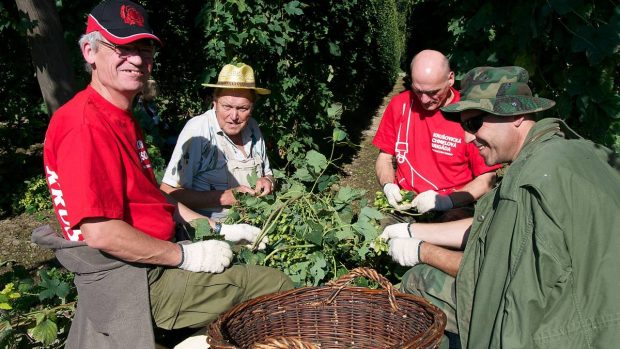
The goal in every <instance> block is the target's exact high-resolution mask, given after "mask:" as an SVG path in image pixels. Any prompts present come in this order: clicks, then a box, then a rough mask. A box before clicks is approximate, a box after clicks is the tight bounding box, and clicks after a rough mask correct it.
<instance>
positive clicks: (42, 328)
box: [28, 318, 58, 345]
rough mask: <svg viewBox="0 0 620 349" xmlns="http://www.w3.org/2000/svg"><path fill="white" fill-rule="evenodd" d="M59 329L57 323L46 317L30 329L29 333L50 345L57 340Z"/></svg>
mask: <svg viewBox="0 0 620 349" xmlns="http://www.w3.org/2000/svg"><path fill="white" fill-rule="evenodd" d="M57 331H58V326H57V325H56V323H55V322H54V321H52V320H51V319H49V318H45V319H43V320H42V321H41V322H38V323H37V325H36V326H35V327H34V328H31V329H28V334H30V335H31V336H32V337H33V338H34V339H35V340H37V341H39V342H41V343H43V344H44V345H50V344H52V343H53V342H54V341H55V340H56V338H57V334H56V333H57Z"/></svg>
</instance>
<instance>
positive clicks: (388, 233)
mask: <svg viewBox="0 0 620 349" xmlns="http://www.w3.org/2000/svg"><path fill="white" fill-rule="evenodd" d="M412 237H413V233H412V232H411V223H396V224H392V225H388V226H387V227H385V229H383V233H381V235H379V238H381V239H383V240H385V241H388V240H391V239H397V238H412Z"/></svg>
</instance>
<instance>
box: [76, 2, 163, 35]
mask: <svg viewBox="0 0 620 349" xmlns="http://www.w3.org/2000/svg"><path fill="white" fill-rule="evenodd" d="M93 31H99V32H100V33H101V35H103V37H104V38H106V39H107V40H108V41H109V42H111V43H113V44H117V45H124V44H128V43H130V42H134V41H136V40H141V39H151V40H153V41H155V42H157V43H158V44H159V45H160V46H161V44H162V43H161V40H159V38H158V37H157V36H155V34H153V29H151V26H150V25H149V17H148V14H147V13H146V10H144V7H142V6H140V5H138V4H136V3H135V2H132V1H129V0H106V1H104V2H102V3H100V4H99V5H97V6H95V8H93V10H92V11H91V12H90V14H89V15H88V22H87V25H86V34H88V33H90V32H93Z"/></svg>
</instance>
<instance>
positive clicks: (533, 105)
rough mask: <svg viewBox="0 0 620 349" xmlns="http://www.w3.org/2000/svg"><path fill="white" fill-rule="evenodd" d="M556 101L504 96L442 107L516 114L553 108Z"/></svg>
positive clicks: (452, 110)
mask: <svg viewBox="0 0 620 349" xmlns="http://www.w3.org/2000/svg"><path fill="white" fill-rule="evenodd" d="M554 105H555V102H554V101H552V100H550V99H546V98H539V97H531V96H504V97H498V98H486V99H469V100H467V99H466V100H461V101H459V102H456V103H453V104H450V105H446V106H444V107H442V108H441V111H443V112H445V113H460V112H462V111H465V110H482V111H485V112H487V113H490V114H494V115H501V116H514V115H523V114H531V113H538V112H541V111H544V110H547V109H550V108H552V107H553V106H554Z"/></svg>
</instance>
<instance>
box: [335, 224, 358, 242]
mask: <svg viewBox="0 0 620 349" xmlns="http://www.w3.org/2000/svg"><path fill="white" fill-rule="evenodd" d="M334 236H335V237H336V239H338V240H340V241H342V240H351V239H353V238H355V234H354V233H353V230H352V229H351V228H350V227H342V229H341V230H338V231H337V232H336V234H334Z"/></svg>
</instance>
